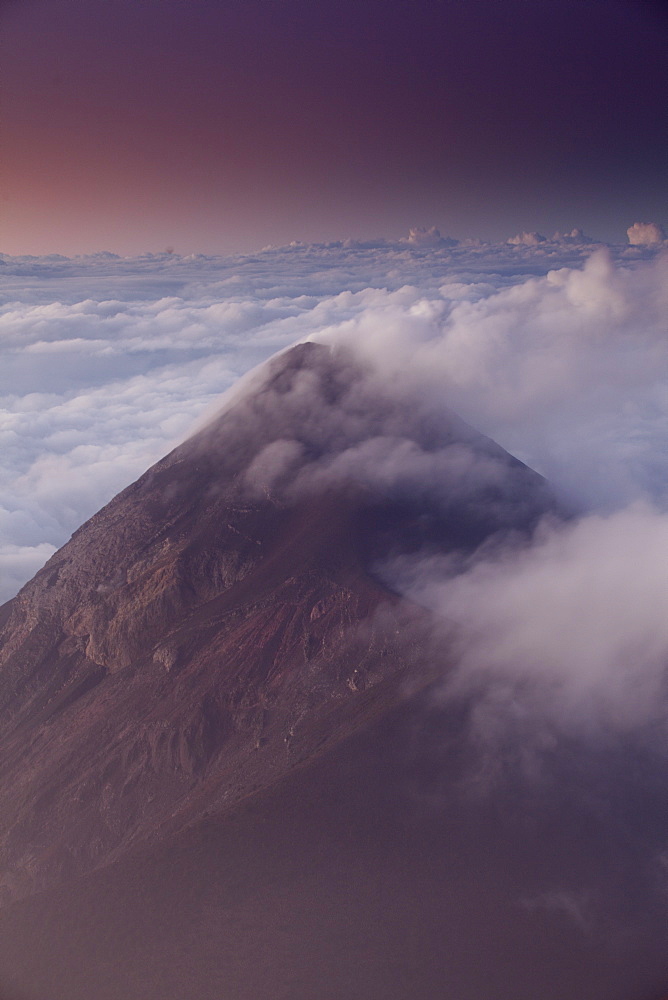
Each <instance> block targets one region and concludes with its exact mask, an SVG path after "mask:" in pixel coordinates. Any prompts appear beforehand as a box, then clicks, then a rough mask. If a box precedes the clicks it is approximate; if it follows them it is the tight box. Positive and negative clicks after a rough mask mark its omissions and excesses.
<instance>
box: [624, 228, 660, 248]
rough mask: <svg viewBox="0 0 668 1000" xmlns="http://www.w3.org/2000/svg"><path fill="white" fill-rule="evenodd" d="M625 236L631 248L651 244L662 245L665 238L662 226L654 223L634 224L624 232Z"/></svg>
mask: <svg viewBox="0 0 668 1000" xmlns="http://www.w3.org/2000/svg"><path fill="white" fill-rule="evenodd" d="M626 235H627V236H628V238H629V243H630V244H631V245H632V246H651V245H652V244H653V243H662V242H663V241H664V240H665V238H666V233H665V231H664V229H663V226H659V225H658V224H657V223H656V222H634V223H633V225H632V226H629V228H628V229H627V230H626Z"/></svg>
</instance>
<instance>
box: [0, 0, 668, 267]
mask: <svg viewBox="0 0 668 1000" xmlns="http://www.w3.org/2000/svg"><path fill="white" fill-rule="evenodd" d="M667 47H668V13H667V10H666V5H665V3H663V2H662V0H559V2H555V0H504V2H503V3H500V2H498V0H469V2H467V3H461V2H459V0H428V2H427V0H416V2H413V3H406V2H399V0H383V2H382V3H381V0H363V2H360V0H337V2H336V3H334V2H333V0H322V2H319V3H313V2H312V0H244V2H243V3H242V2H230V3H220V2H218V0H215V2H214V0H188V2H187V3H186V2H183V0H141V2H138V0H2V4H1V6H0V66H1V67H2V68H1V70H0V83H1V87H2V105H3V106H2V130H3V140H2V141H3V155H2V165H1V172H0V208H1V210H2V219H1V220H0V222H1V230H0V249H1V250H2V251H4V252H5V253H9V254H46V253H63V254H68V255H71V254H79V253H92V252H97V251H101V250H107V251H112V252H115V253H119V254H122V255H133V254H138V253H143V252H146V251H150V252H154V253H157V252H161V251H164V250H165V249H167V248H174V249H175V250H176V251H177V252H178V253H180V254H189V253H206V254H217V253H226V254H227V253H236V252H250V251H257V250H259V249H261V248H262V247H264V246H266V245H268V244H274V245H285V244H288V243H289V242H291V241H292V240H301V241H310V242H313V241H322V240H339V239H346V238H353V239H377V238H379V237H386V238H390V239H397V238H399V237H400V236H402V235H404V234H405V233H406V232H407V231H408V230H409V228H410V227H412V226H424V227H430V226H437V227H438V228H439V229H440V230H441V232H442V233H443V235H444V236H452V237H455V238H457V239H466V238H480V239H483V240H492V241H500V240H502V239H506V238H508V237H509V236H512V235H513V234H514V233H516V232H518V231H523V230H528V231H539V232H544V233H545V235H548V236H549V235H551V233H552V232H554V231H555V230H561V231H569V230H571V229H572V228H573V227H575V226H579V227H582V228H583V229H584V230H585V232H587V233H589V234H590V235H591V236H592V237H593V238H594V239H598V240H605V241H608V242H613V243H614V242H623V241H624V239H625V230H626V227H627V226H628V225H629V224H630V223H631V222H633V221H640V222H647V221H655V222H658V223H660V224H663V225H664V226H665V225H666V224H667V223H668V197H667V195H666V183H665V178H666V173H667V169H666V168H667V166H668V163H667V153H668V122H667V119H666V115H665V107H666V104H667V103H668V67H667V64H666V58H665V53H666V49H667Z"/></svg>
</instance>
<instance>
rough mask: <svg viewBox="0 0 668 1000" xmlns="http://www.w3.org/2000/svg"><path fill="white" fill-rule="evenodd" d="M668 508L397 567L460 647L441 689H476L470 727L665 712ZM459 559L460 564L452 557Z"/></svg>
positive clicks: (564, 726) (631, 511)
mask: <svg viewBox="0 0 668 1000" xmlns="http://www.w3.org/2000/svg"><path fill="white" fill-rule="evenodd" d="M667 551H668V514H667V513H664V512H659V511H657V510H655V509H653V508H651V507H647V506H645V505H643V504H636V505H634V506H632V507H630V508H628V509H625V510H622V511H619V512H616V513H614V514H609V515H606V516H601V515H594V514H592V515H588V516H586V517H583V518H581V519H579V520H576V521H574V522H572V523H567V524H555V523H554V522H548V523H544V524H543V525H541V527H540V528H539V530H538V533H537V536H536V538H535V539H534V542H533V544H532V545H526V546H522V547H521V548H517V547H515V548H509V547H506V548H504V549H502V550H501V551H500V552H495V553H493V554H492V555H487V556H480V555H479V556H478V557H477V558H474V560H473V561H472V563H471V565H470V566H469V568H468V569H466V570H465V571H464V572H456V573H453V571H452V570H453V566H452V562H451V561H450V560H447V559H445V560H444V559H443V558H433V559H430V560H418V561H415V560H412V559H409V560H403V561H402V563H400V564H397V565H395V566H394V567H393V570H392V572H393V578H394V579H398V580H399V581H400V584H401V586H402V589H404V590H405V591H406V592H407V593H409V594H410V595H411V596H412V597H413V598H414V599H415V600H417V601H419V602H421V603H423V604H425V605H427V606H429V607H431V608H433V609H434V610H435V611H436V612H437V613H438V615H439V617H440V619H441V621H442V627H443V631H444V634H445V635H447V636H448V639H447V643H448V644H449V645H450V647H451V645H452V643H454V644H455V645H456V648H457V657H456V658H457V667H456V669H455V671H454V673H453V674H452V676H451V677H450V678H449V679H448V681H447V691H446V693H447V696H448V697H469V696H471V695H475V703H476V708H475V712H474V714H473V728H474V731H475V735H476V736H477V737H479V738H480V739H481V740H482V741H483V742H487V741H490V740H491V741H492V742H493V741H494V740H496V739H497V738H498V737H499V736H500V735H502V736H503V738H505V737H506V736H507V734H508V731H509V730H512V728H513V727H514V726H517V727H518V728H519V729H521V731H522V735H523V738H524V739H525V740H526V739H528V737H529V736H530V735H531V732H536V733H537V734H539V735H540V737H541V739H542V738H543V735H544V731H545V728H546V726H550V727H553V728H554V729H555V730H557V731H560V732H564V731H566V732H568V733H570V734H571V735H578V736H583V735H584V736H588V737H591V736H592V734H594V733H595V732H598V733H599V734H600V733H605V732H609V731H614V732H620V731H621V732H630V731H633V730H635V729H638V728H642V727H644V726H646V725H647V724H649V723H655V722H659V723H661V724H663V722H664V719H665V711H666V705H667V701H668V672H667V670H668V616H667V615H666V610H665V595H666V593H668V561H667V560H666V558H665V554H666V552H667ZM457 569H459V567H457Z"/></svg>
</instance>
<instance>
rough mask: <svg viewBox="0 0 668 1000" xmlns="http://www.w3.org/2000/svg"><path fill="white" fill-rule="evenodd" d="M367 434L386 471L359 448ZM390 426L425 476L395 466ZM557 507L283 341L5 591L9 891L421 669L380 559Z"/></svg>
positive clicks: (223, 783)
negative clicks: (9, 597)
mask: <svg viewBox="0 0 668 1000" xmlns="http://www.w3.org/2000/svg"><path fill="white" fill-rule="evenodd" d="M369 441H371V442H372V443H373V447H374V448H376V449H378V448H383V449H385V451H384V452H383V454H384V455H385V457H386V462H385V467H387V465H388V461H389V459H387V456H388V455H390V457H391V458H392V461H393V462H394V465H393V466H392V468H391V475H389V476H388V475H386V476H385V477H384V478H383V477H382V476H380V477H379V476H378V475H376V474H375V473H374V468H375V467H374V465H373V463H369V462H367V463H366V464H364V463H362V465H360V461H359V455H360V454H363V449H364V448H365V447H367V446H368V442H369ZM406 442H408V444H409V445H410V448H411V449H412V451H411V455H412V456H413V457H415V455H417V456H418V458H419V459H420V460H421V461H424V460H428V461H432V462H434V463H435V469H436V472H435V473H434V482H433V488H432V486H430V485H429V484H428V485H427V487H425V486H424V480H423V485H422V486H421V487H420V490H419V491H417V492H416V487H415V481H410V480H408V479H406V477H405V476H404V475H403V469H404V466H403V464H402V461H403V460H401V461H399V460H398V459H397V455H399V456H401V455H405V454H406V452H405V448H406ZM402 448H403V449H404V451H403V452H402V451H401V449H402ZM388 449H389V450H388ZM397 449H399V450H398V451H397ZM286 456H287V457H286ZM295 456H296V457H295ZM341 456H344V458H345V461H344V460H343V459H342V457H341ZM392 456H394V457H392ZM337 463H338V464H337ZM439 463H440V464H439ZM390 464H391V463H390ZM360 468H362V469H363V474H360V472H359V469H360ZM453 470H454V471H453ZM439 476H440V477H441V478H440V479H439ZM448 476H450V480H448V478H447V477H448ZM443 477H445V480H444V479H443ZM444 482H445V487H444ZM448 484H449V485H448ZM550 503H551V501H550V499H549V497H548V495H547V493H546V491H545V488H544V485H543V482H542V480H541V479H540V477H538V476H536V475H535V474H534V473H532V472H530V471H529V470H528V469H526V468H525V467H524V466H522V465H521V463H519V462H517V461H516V460H514V459H512V458H511V457H510V456H508V455H507V454H506V453H505V452H503V451H502V450H501V449H500V448H498V447H497V446H496V445H494V444H493V443H492V442H490V441H488V440H487V439H485V438H483V437H481V436H480V435H477V434H476V433H475V432H473V431H472V430H471V429H470V428H468V427H466V425H464V424H463V423H462V422H461V421H459V420H458V419H457V418H456V417H455V416H454V415H449V416H448V415H446V417H445V418H444V417H443V416H442V412H441V415H440V416H438V415H437V414H436V412H431V411H429V410H428V408H427V407H426V406H425V408H424V409H423V410H420V411H419V412H415V410H414V408H413V409H411V407H410V406H409V405H408V404H406V405H402V404H401V402H400V401H399V402H397V400H396V399H391V398H390V397H389V396H384V395H383V391H382V388H381V387H378V386H374V384H373V380H372V378H371V376H370V375H369V374H368V373H365V372H363V371H361V370H360V369H359V367H357V366H355V365H354V364H353V363H352V362H351V361H350V360H349V359H347V358H345V357H341V356H334V355H332V353H331V352H330V351H329V350H328V349H325V348H322V347H317V346H316V345H312V344H305V345H301V347H298V348H294V349H293V350H292V351H290V352H288V353H287V354H285V355H283V356H282V357H279V358H278V359H276V360H275V361H274V362H272V363H271V364H270V365H269V366H267V367H266V368H265V369H264V370H263V371H262V372H261V373H260V374H259V375H257V376H256V377H255V381H254V382H252V383H251V385H250V387H249V388H247V391H246V394H245V395H242V396H240V397H239V398H238V399H237V400H236V402H233V403H232V404H230V405H228V407H227V409H226V410H225V411H224V412H223V413H222V414H221V416H220V417H219V418H217V419H216V420H215V421H214V422H213V423H212V424H211V425H210V426H208V427H207V428H205V429H204V430H203V431H201V432H200V433H199V434H197V435H196V436H195V437H193V438H191V439H190V440H189V441H187V442H186V443H185V444H183V445H182V446H180V447H179V448H177V449H176V450H175V451H173V452H172V453H171V454H170V455H168V456H167V457H166V458H165V459H163V460H162V461H161V462H159V463H158V464H157V465H155V466H154V467H153V468H152V469H150V470H149V471H148V472H147V473H146V474H145V475H144V476H142V477H141V478H140V479H139V480H138V481H137V482H136V483H134V484H133V485H132V486H130V487H128V488H127V489H126V490H124V491H123V492H122V493H121V494H119V496H117V497H116V498H115V499H114V500H112V501H111V503H109V504H108V505H107V506H106V507H105V508H104V509H103V510H101V511H100V512H99V513H98V514H96V515H95V517H93V518H92V519H91V520H90V521H88V522H87V523H86V524H85V525H84V526H83V527H82V528H80V529H79V530H78V531H77V532H75V534H74V536H73V537H72V539H71V541H70V542H68V544H67V545H65V546H64V547H63V548H62V549H61V550H60V551H59V552H57V553H56V554H55V555H54V556H53V558H52V559H50V560H49V562H48V563H47V565H46V566H45V567H44V569H43V570H41V571H40V572H39V573H38V574H37V576H36V577H35V578H34V579H33V580H32V581H31V582H30V583H29V584H28V585H27V586H26V587H24V588H23V590H22V591H21V593H20V594H19V595H18V596H17V597H16V598H15V599H14V600H13V601H11V602H10V603H9V604H8V605H6V606H5V607H4V608H3V609H2V611H1V615H2V618H1V621H2V631H1V633H0V720H1V723H2V734H3V735H2V747H1V757H0V760H1V765H0V810H1V813H2V816H3V825H2V840H1V842H0V868H1V869H2V875H1V879H2V881H1V884H2V886H3V890H4V893H5V895H6V896H7V897H9V898H12V897H15V896H21V895H25V894H27V893H30V892H31V891H33V890H34V889H35V888H41V887H44V886H45V885H48V884H50V883H52V882H53V881H54V880H56V879H58V878H59V877H62V876H63V875H68V874H73V873H82V872H85V871H88V870H91V869H93V868H96V867H100V866H102V865H105V864H108V863H109V862H111V861H114V860H115V859H117V858H119V857H121V856H123V855H124V854H125V853H126V852H127V851H128V850H129V849H131V848H135V847H137V846H138V845H141V844H144V845H146V844H147V843H148V844H150V843H152V842H154V841H156V840H160V839H163V838H164V837H166V836H167V835H172V834H174V833H176V832H177V831H179V830H181V829H182V828H185V827H187V826H188V825H189V824H192V823H193V822H194V821H195V820H197V819H198V818H201V817H202V816H204V815H206V814H209V813H218V812H221V811H223V810H225V809H227V808H229V806H230V805H231V804H233V803H234V802H236V801H238V800H239V799H241V798H243V797H245V796H248V795H249V794H251V793H253V792H255V791H256V790H257V789H258V788H261V787H265V786H267V785H270V784H272V783H273V782H275V781H276V780H277V779H278V778H279V777H281V775H283V774H284V773H286V772H287V771H288V770H289V769H291V768H293V767H295V766H296V765H299V764H303V763H305V762H308V761H309V760H311V759H312V758H314V757H315V756H316V755H318V754H319V753H321V752H322V751H323V750H325V749H326V748H327V747H328V746H331V745H333V744H335V743H336V742H337V741H339V740H341V739H342V738H343V737H345V736H347V735H349V734H350V733H351V732H353V731H354V730H355V729H356V728H359V727H362V726H364V725H367V724H368V723H369V722H370V721H371V720H373V719H374V718H375V717H377V716H379V715H381V714H383V713H384V712H386V711H387V710H388V708H389V707H390V706H391V705H392V704H394V703H395V702H396V701H397V700H398V699H400V697H401V696H402V691H403V690H404V689H405V686H406V684H407V683H408V681H407V677H408V675H410V677H411V681H410V683H411V684H413V685H415V684H418V685H419V683H421V680H420V678H421V677H422V676H423V675H422V674H421V673H420V669H421V667H424V666H425V661H426V658H427V655H426V654H427V645H428V640H427V622H426V618H425V615H424V613H423V612H422V611H421V610H419V609H417V608H415V607H411V606H409V605H408V604H406V602H403V601H402V600H401V599H400V598H399V597H398V596H397V595H395V594H393V593H392V592H391V591H390V590H388V589H387V587H385V586H383V585H382V584H381V583H380V582H379V580H378V579H377V577H376V575H375V566H376V564H377V561H378V560H379V559H380V558H382V557H384V556H386V555H388V554H392V553H394V552H397V551H407V550H415V549H418V548H424V547H425V546H436V547H438V548H439V549H440V550H442V551H446V550H452V549H467V550H470V549H471V548H474V547H475V546H476V545H478V544H479V543H480V542H481V541H483V540H484V539H485V538H486V537H487V536H488V535H489V534H490V533H493V532H495V531H499V530H507V529H509V528H515V529H516V528H521V529H526V528H528V527H530V526H531V525H532V524H533V523H534V522H535V519H536V518H537V517H538V516H539V515H540V514H541V513H542V512H543V511H544V510H545V509H546V508H547V507H548V506H549V505H550Z"/></svg>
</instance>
